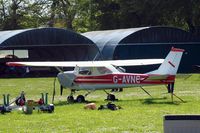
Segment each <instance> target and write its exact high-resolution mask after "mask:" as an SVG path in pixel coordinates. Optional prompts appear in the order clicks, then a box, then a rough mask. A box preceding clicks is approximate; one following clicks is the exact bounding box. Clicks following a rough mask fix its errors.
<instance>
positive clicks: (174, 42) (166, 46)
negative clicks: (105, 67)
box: [82, 26, 200, 73]
mask: <svg viewBox="0 0 200 133" xmlns="http://www.w3.org/2000/svg"><path fill="white" fill-rule="evenodd" d="M82 35H84V36H86V37H88V38H89V39H91V40H92V41H93V42H94V43H96V45H97V46H98V47H99V49H100V51H101V53H102V55H103V57H104V59H148V58H164V57H165V56H166V55H167V53H168V51H169V50H170V49H171V47H178V48H182V49H185V51H186V52H185V53H184V55H183V58H182V61H181V65H180V69H179V72H181V73H191V72H194V69H193V67H194V66H195V65H200V60H199V59H198V57H199V56H198V55H199V51H200V37H199V36H197V35H195V34H192V33H190V32H187V31H185V30H182V29H179V28H174V27H166V26H156V27H140V28H129V29H117V30H104V31H91V32H86V33H83V34H82ZM157 67H158V65H153V66H147V67H129V68H127V69H126V70H127V71H128V72H140V73H141V72H148V71H151V70H153V69H156V68H157Z"/></svg>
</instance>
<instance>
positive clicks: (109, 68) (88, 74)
mask: <svg viewBox="0 0 200 133" xmlns="http://www.w3.org/2000/svg"><path fill="white" fill-rule="evenodd" d="M183 52H184V50H183V49H178V48H173V47H172V48H171V51H170V52H169V54H168V55H167V57H166V58H165V60H163V59H138V60H111V61H70V62H7V65H8V66H39V67H57V68H59V67H74V70H73V71H65V72H60V73H58V75H57V78H58V80H59V82H60V85H61V94H62V90H63V88H69V89H70V90H71V94H70V95H69V96H68V97H67V101H68V102H72V101H74V97H73V94H74V93H75V91H78V90H87V91H88V93H87V94H86V95H85V96H87V95H88V94H89V93H90V92H92V91H94V90H104V91H105V90H106V89H112V88H128V87H141V88H142V86H149V85H162V84H164V85H167V89H168V92H169V93H171V94H172V96H173V95H174V94H173V92H174V82H175V76H176V73H177V70H178V67H179V64H180V61H181V58H182V54H183ZM152 64H161V65H160V67H159V68H158V69H157V70H154V71H151V72H148V73H144V74H139V73H126V72H124V70H123V68H121V67H122V66H141V65H152ZM142 89H143V88H142ZM143 90H144V89H143ZM144 91H145V92H146V93H147V94H149V93H148V92H147V91H146V90H144ZM105 92H106V91H105ZM106 93H107V92H106ZM107 94H108V96H107V98H108V99H109V100H115V95H113V94H109V93H107ZM85 96H83V95H79V96H77V99H76V100H77V101H78V102H83V101H85Z"/></svg>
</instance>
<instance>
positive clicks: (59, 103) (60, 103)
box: [54, 101, 97, 106]
mask: <svg viewBox="0 0 200 133" xmlns="http://www.w3.org/2000/svg"><path fill="white" fill-rule="evenodd" d="M87 103H97V101H85V102H83V103H77V102H73V103H68V102H67V101H58V102H56V103H54V105H55V106H66V105H73V104H87Z"/></svg>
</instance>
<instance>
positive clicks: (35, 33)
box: [0, 28, 98, 77]
mask: <svg viewBox="0 0 200 133" xmlns="http://www.w3.org/2000/svg"><path fill="white" fill-rule="evenodd" d="M97 54H98V48H97V46H96V45H95V44H94V43H93V42H92V41H91V40H90V39H88V38H86V37H84V36H82V35H80V34H78V33H75V32H73V31H70V30H64V29H58V28H39V29H25V30H14V31H0V65H1V68H0V77H7V76H9V75H11V74H12V75H16V76H17V77H18V76H25V75H29V76H34V75H36V76H55V75H56V74H57V73H58V71H57V70H56V69H55V68H37V67H29V68H30V69H31V70H32V71H30V72H29V74H26V69H27V68H26V67H24V68H10V67H9V68H8V67H7V66H6V65H5V62H8V61H80V60H81V61H84V60H93V59H94V58H95V57H96V55H97ZM31 72H32V74H31Z"/></svg>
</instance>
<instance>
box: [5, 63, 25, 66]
mask: <svg viewBox="0 0 200 133" xmlns="http://www.w3.org/2000/svg"><path fill="white" fill-rule="evenodd" d="M6 65H7V66H23V65H22V64H19V63H15V62H6Z"/></svg>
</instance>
